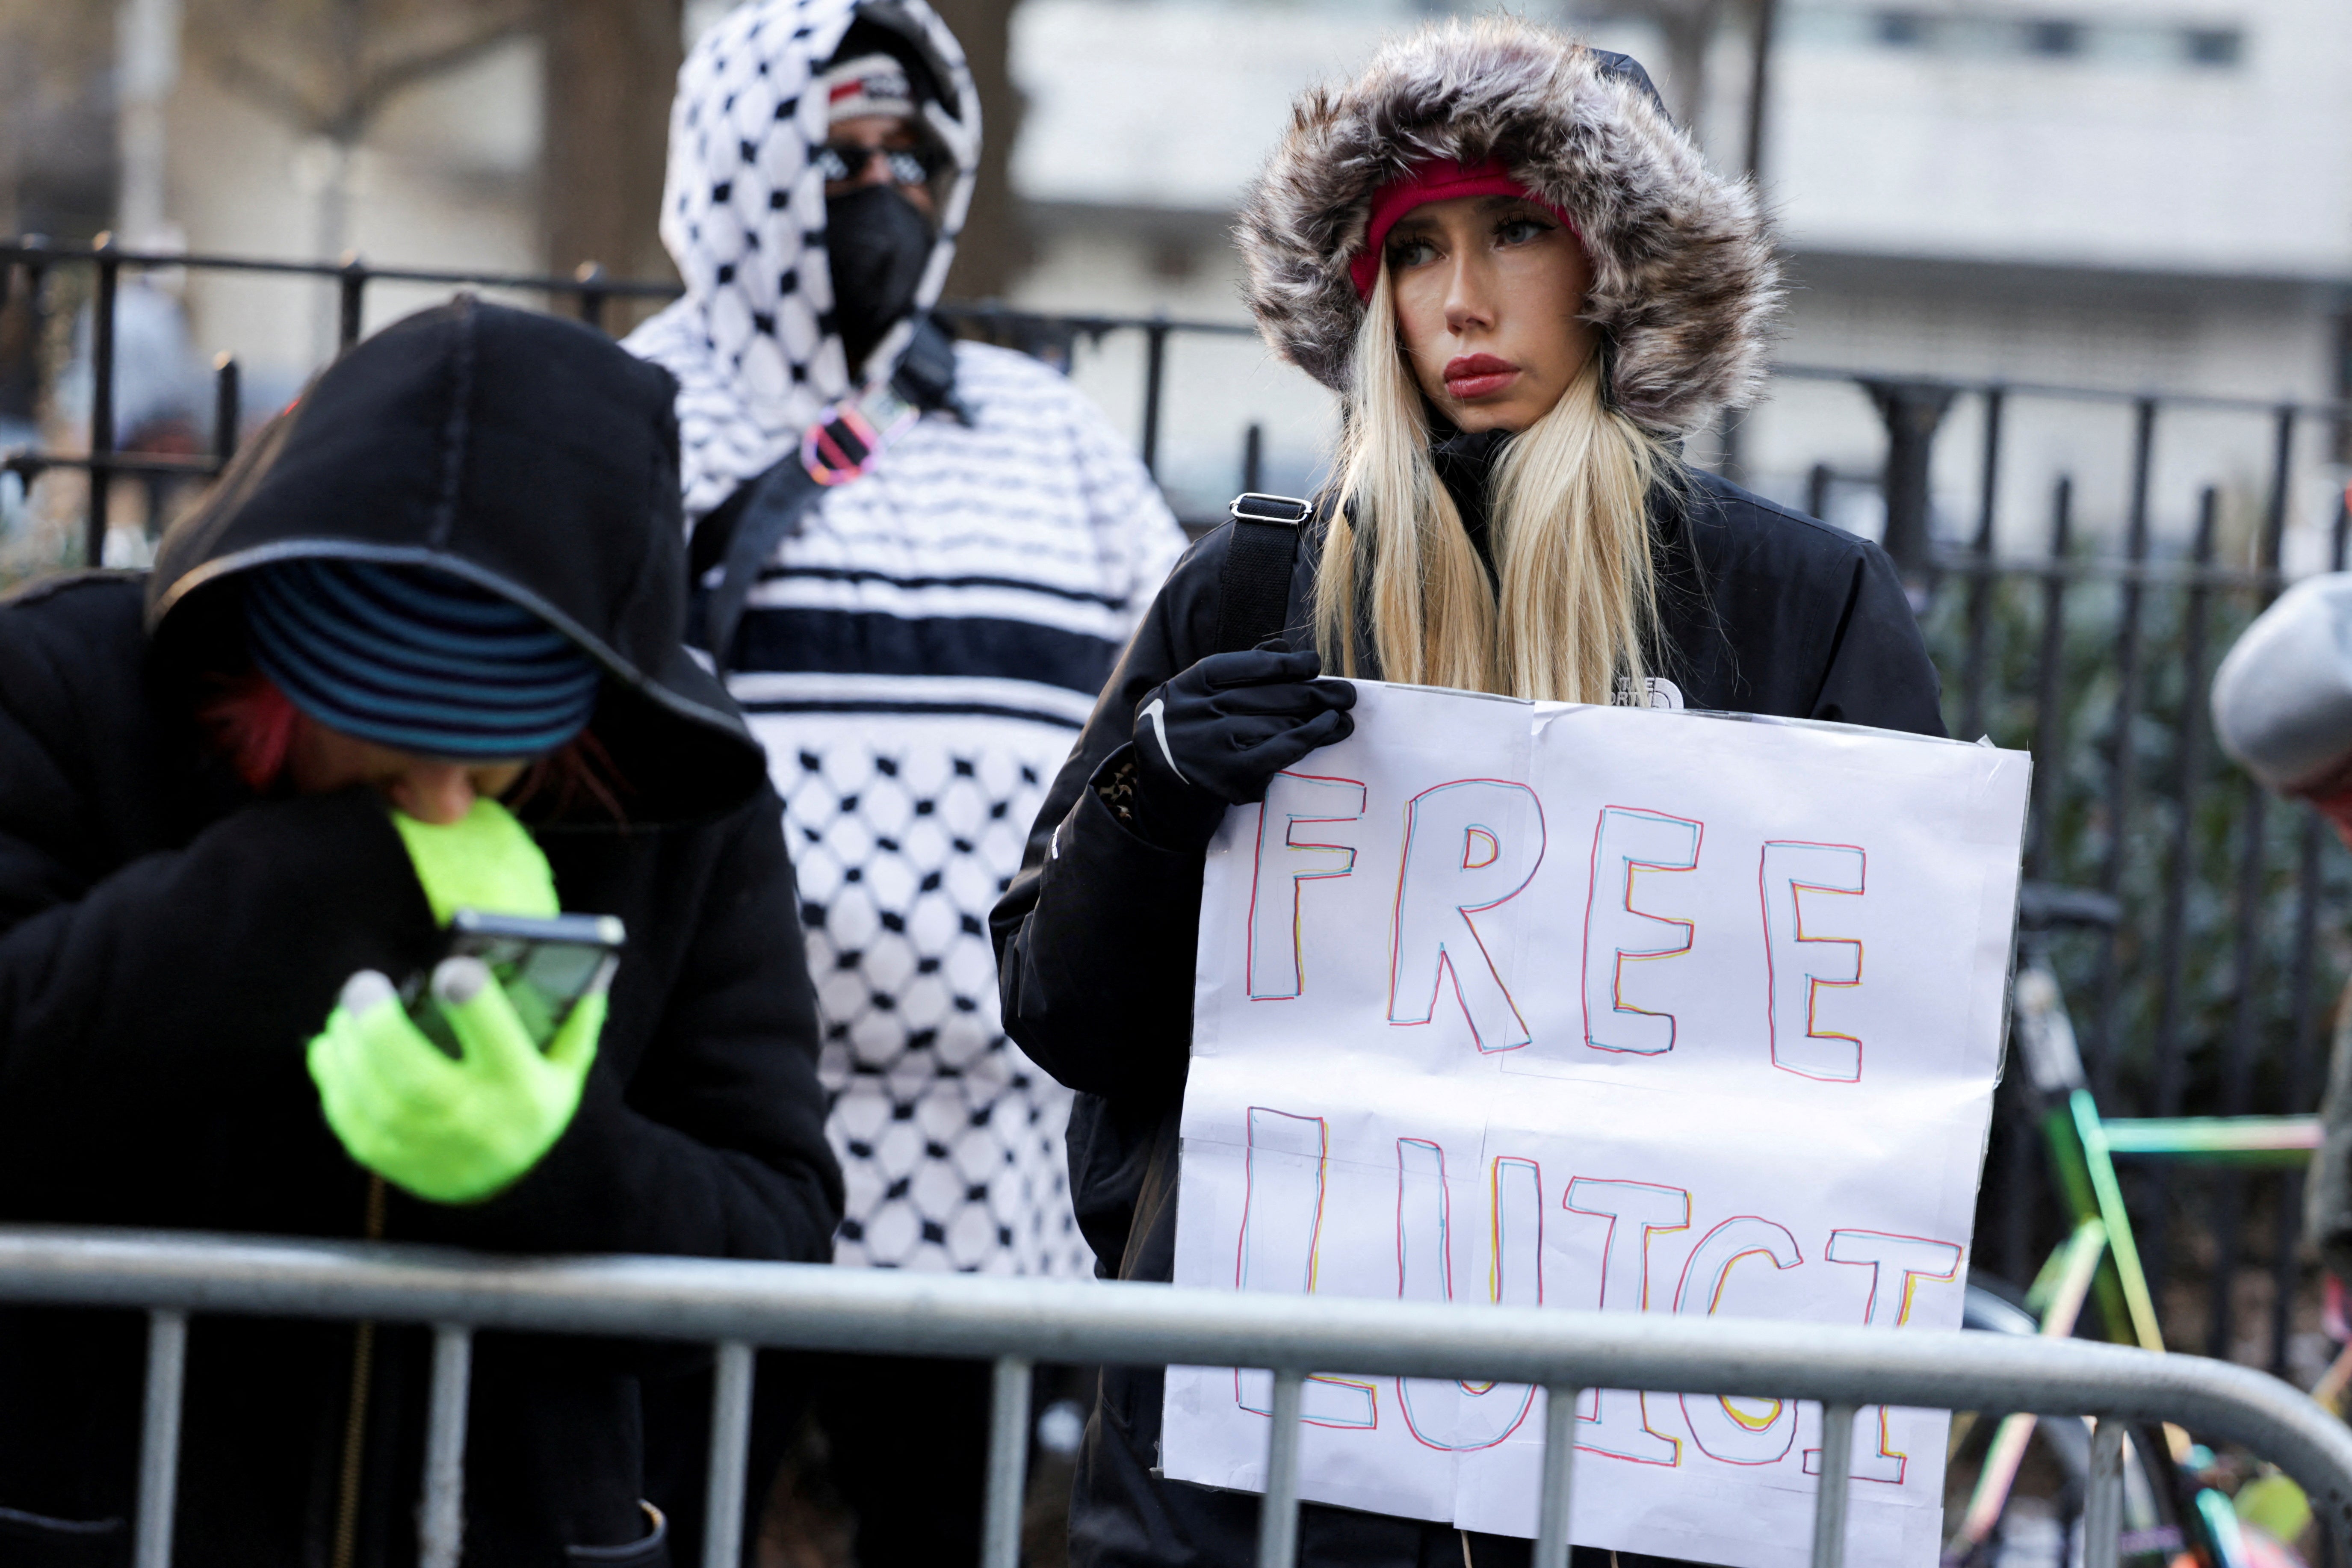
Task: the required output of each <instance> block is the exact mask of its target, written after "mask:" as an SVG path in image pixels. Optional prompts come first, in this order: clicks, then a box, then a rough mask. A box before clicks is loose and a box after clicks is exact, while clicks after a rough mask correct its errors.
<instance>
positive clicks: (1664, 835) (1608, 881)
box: [1584, 805, 1706, 1057]
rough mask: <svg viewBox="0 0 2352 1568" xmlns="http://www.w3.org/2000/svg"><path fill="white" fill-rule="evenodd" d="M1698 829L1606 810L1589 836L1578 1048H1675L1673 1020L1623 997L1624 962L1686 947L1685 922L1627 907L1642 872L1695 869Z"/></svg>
mask: <svg viewBox="0 0 2352 1568" xmlns="http://www.w3.org/2000/svg"><path fill="white" fill-rule="evenodd" d="M1705 834H1706V828H1705V827H1704V826H1702V825H1701V824H1699V823H1696V822H1693V821H1691V820H1690V819H1689V818H1687V817H1681V816H1666V815H1665V814H1664V813H1663V812H1656V811H1641V810H1637V809H1635V808H1633V807H1632V806H1624V805H1609V806H1603V807H1601V822H1600V825H1599V826H1596V827H1595V828H1594V829H1593V831H1592V889H1591V893H1590V894H1589V895H1588V896H1587V898H1586V900H1585V905H1584V1043H1585V1044H1586V1045H1588V1046H1590V1047H1592V1048H1593V1049H1594V1050H1600V1051H1627V1052H1632V1053H1633V1054H1635V1055H1637V1056H1645V1057H1647V1056H1656V1055H1658V1054H1659V1053H1661V1052H1664V1051H1670V1050H1673V1049H1674V1048H1675V1016H1674V1015H1673V1014H1672V1013H1662V1012H1657V1011H1654V1010H1653V1009H1651V1008H1648V1007H1636V1006H1635V1005H1633V1004H1632V1003H1631V1002H1628V1001H1626V1000H1625V965H1626V964H1627V963H1637V962H1640V961H1642V960H1645V959H1659V958H1679V957H1681V956H1682V955H1683V954H1684V953H1686V952H1689V951H1690V950H1691V932H1692V929H1693V928H1692V925H1691V922H1690V921H1678V920H1672V919H1669V918H1667V917H1665V916H1663V915H1653V914H1645V913H1643V911H1642V910H1637V909H1635V908H1634V907H1633V894H1634V890H1635V889H1634V883H1633V879H1634V877H1635V876H1637V875H1638V874H1639V873H1641V872H1643V871H1688V870H1692V869H1695V868H1696V867H1697V865H1698V849H1699V840H1700V839H1701V837H1704V836H1705Z"/></svg>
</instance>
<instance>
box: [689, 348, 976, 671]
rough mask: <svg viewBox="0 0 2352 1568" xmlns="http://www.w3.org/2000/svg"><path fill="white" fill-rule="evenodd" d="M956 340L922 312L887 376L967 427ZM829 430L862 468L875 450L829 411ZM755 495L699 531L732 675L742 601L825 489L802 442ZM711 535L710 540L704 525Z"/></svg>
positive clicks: (711, 609)
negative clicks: (714, 570) (716, 568)
mask: <svg viewBox="0 0 2352 1568" xmlns="http://www.w3.org/2000/svg"><path fill="white" fill-rule="evenodd" d="M955 371H956V363H955V342H954V341H953V340H952V339H950V337H949V336H948V335H947V333H946V331H944V330H942V329H941V328H940V324H939V322H938V321H936V320H934V319H933V318H931V317H929V316H925V317H924V318H922V319H921V320H920V321H917V322H916V323H915V335H914V337H913V338H912V339H911V340H910V341H909V342H908V345H907V352H906V353H905V354H903V355H902V356H900V358H899V361H898V369H897V370H896V371H895V372H893V373H892V374H891V377H890V389H891V390H892V391H893V392H895V393H897V394H898V395H899V396H900V397H902V398H904V399H905V400H906V401H907V402H908V403H910V404H912V405H914V406H915V407H917V408H919V409H920V410H921V411H923V412H924V413H926V414H930V413H946V414H950V415H952V416H955V418H956V419H957V420H958V422H960V423H961V424H964V425H970V424H971V410H970V409H968V408H966V407H965V406H964V405H963V403H962V402H961V400H960V399H959V398H958V397H957V395H956V386H955ZM830 413H831V417H829V418H828V420H827V422H826V424H825V426H824V431H825V433H826V435H827V436H828V437H831V446H832V450H833V451H835V452H836V453H838V454H840V455H841V456H842V457H843V458H845V459H847V460H848V461H850V462H853V463H856V464H858V465H861V466H862V465H864V464H866V463H868V462H870V461H872V459H873V458H874V456H875V452H874V450H873V448H872V447H869V446H868V445H867V444H866V438H865V437H864V436H862V435H861V434H859V433H858V431H857V429H856V427H854V426H852V425H850V424H847V423H845V422H844V421H843V420H842V419H841V418H840V417H839V416H840V413H841V411H840V410H839V409H838V408H836V409H834V410H832V411H830ZM745 489H747V490H748V491H749V492H750V493H749V494H748V495H746V496H745V497H744V499H743V500H742V503H741V504H740V506H739V505H736V504H735V503H734V502H733V501H732V500H730V501H728V502H727V503H724V504H722V505H721V506H720V507H719V509H717V510H714V511H712V512H711V514H710V515H709V517H708V518H707V519H705V520H704V522H703V526H702V527H701V528H698V529H696V530H695V535H694V541H693V545H692V553H693V559H694V563H695V565H696V567H697V568H698V571H699V570H707V569H708V567H709V565H711V564H716V563H720V562H724V563H725V566H726V570H725V571H723V572H721V573H720V574H719V582H718V584H717V585H716V586H714V587H712V588H711V589H710V590H709V594H708V595H707V596H706V597H705V598H704V600H703V602H702V633H703V637H704V638H705V639H706V640H705V646H706V647H709V650H710V657H711V660H712V662H713V663H714V664H715V665H716V666H717V667H718V670H719V674H721V675H724V674H726V673H727V666H728V656H729V655H730V654H731V653H732V652H733V651H734V648H735V631H736V628H737V627H738V626H741V625H742V623H743V603H744V601H745V600H746V599H748V598H749V597H750V596H751V584H754V583H757V582H758V581H759V580H760V569H761V567H762V566H765V565H766V564H767V563H768V557H769V556H771V555H772V554H774V553H775V550H776V546H777V545H779V544H781V543H782V542H784V540H785V538H786V537H787V536H788V535H790V534H791V532H792V531H793V529H794V528H796V527H798V526H799V525H800V521H801V518H802V516H803V514H804V513H805V512H806V511H807V510H808V509H809V508H810V507H812V506H814V505H815V504H816V502H817V500H818V499H819V498H820V497H822V496H823V495H824V491H825V486H824V484H822V483H820V482H819V481H818V479H816V477H815V476H814V474H812V473H810V472H809V468H808V464H807V463H806V462H805V461H803V458H802V456H801V453H800V451H799V450H798V449H797V447H796V448H795V449H794V450H793V453H792V454H791V455H790V456H788V457H786V458H784V459H783V460H782V462H780V463H778V464H777V465H776V466H775V467H774V468H770V469H769V470H768V471H767V472H766V473H764V474H761V476H760V477H759V478H758V479H753V480H752V481H751V484H749V485H748V486H746V487H745ZM706 529H708V530H712V531H713V536H712V537H710V538H708V539H706V538H705V537H704V531H705V530H706Z"/></svg>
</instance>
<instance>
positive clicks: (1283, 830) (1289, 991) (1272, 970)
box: [1248, 773, 1364, 1002]
mask: <svg viewBox="0 0 2352 1568" xmlns="http://www.w3.org/2000/svg"><path fill="white" fill-rule="evenodd" d="M1363 815H1364V786H1363V785H1362V784H1360V783H1359V782H1358V781H1356V780H1354V779H1330V778H1318V777H1317V776H1316V775H1314V774H1312V773H1276V774H1275V775H1274V778H1273V780H1272V781H1271V782H1269V783H1268V784H1266V786H1265V805H1263V806H1262V807H1260V808H1259V812H1258V819H1257V859H1256V862H1255V868H1254V869H1253V870H1252V872H1251V876H1250V906H1249V976H1248V979H1249V995H1250V1000H1252V1001H1254V1002H1270V1001H1276V1000H1282V999H1286V998H1289V997H1293V996H1296V995H1297V994H1298V992H1299V988H1300V987H1301V985H1302V984H1304V983H1305V982H1304V964H1305V959H1304V957H1303V949H1304V945H1305V944H1304V943H1303V942H1302V941H1301V940H1300V938H1301V932H1300V926H1299V922H1300V921H1301V920H1302V918H1303V914H1304V909H1305V903H1306V892H1307V883H1309V882H1321V881H1327V880H1328V879H1331V878H1334V877H1345V876H1347V875H1348V874H1349V873H1350V872H1352V871H1353V870H1354V869H1355V868H1356V851H1355V847H1354V846H1352V845H1349V844H1334V843H1330V842H1328V840H1329V839H1331V838H1334V837H1337V835H1335V834H1333V833H1332V832H1330V830H1329V829H1330V827H1331V826H1335V825H1337V824H1339V823H1343V822H1354V821H1356V820H1358V819H1359V818H1360V817H1361V816H1363ZM1302 827H1303V828H1305V829H1306V830H1307V832H1306V835H1305V836H1304V837H1301V835H1300V832H1299V830H1300V829H1301V828H1302ZM1318 828H1319V829H1322V831H1320V832H1318V831H1317V830H1318Z"/></svg>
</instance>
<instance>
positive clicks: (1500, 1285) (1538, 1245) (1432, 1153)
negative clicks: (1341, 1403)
mask: <svg viewBox="0 0 2352 1568" xmlns="http://www.w3.org/2000/svg"><path fill="white" fill-rule="evenodd" d="M1490 1201H1491V1204H1492V1205H1493V1206H1492V1213H1493V1215H1494V1227H1495V1228H1494V1237H1493V1243H1494V1261H1493V1265H1492V1268H1491V1269H1490V1271H1489V1273H1488V1275H1487V1279H1486V1298H1487V1300H1491V1301H1496V1302H1498V1303H1500V1304H1502V1305H1505V1306H1512V1307H1539V1306H1541V1305H1543V1173H1542V1172H1541V1171H1540V1170H1539V1169H1538V1167H1537V1165H1536V1163H1535V1162H1534V1161H1532V1160H1518V1159H1512V1158H1509V1157H1504V1158H1500V1159H1497V1160H1496V1162H1495V1163H1494V1165H1493V1167H1492V1193H1491V1198H1490ZM1452 1208H1453V1199H1452V1195H1451V1194H1449V1193H1448V1191H1447V1189H1446V1185H1445V1151H1444V1150H1443V1149H1441V1148H1439V1147H1438V1146H1437V1145H1436V1144H1434V1143H1433V1142H1429V1141H1428V1140H1426V1139H1422V1138H1400V1139H1398V1140H1397V1295H1398V1297H1399V1298H1400V1299H1401V1300H1407V1301H1451V1300H1454V1258H1453V1250H1452V1219H1453V1216H1452ZM1535 1398H1536V1391H1535V1389H1534V1388H1533V1387H1532V1386H1531V1385H1529V1384H1523V1383H1456V1382H1453V1381H1451V1380H1449V1379H1445V1378H1422V1377H1401V1378H1399V1379H1397V1402H1398V1404H1399V1405H1401V1406H1402V1409H1403V1411H1404V1421H1405V1427H1406V1429H1407V1430H1408V1431H1410V1432H1411V1433H1412V1436H1413V1439H1414V1440H1415V1441H1416V1442H1419V1443H1421V1444H1422V1445H1423V1446H1424V1447H1431V1448H1440V1449H1444V1450H1445V1451H1447V1452H1449V1453H1465V1452H1468V1451H1470V1450H1472V1449H1476V1448H1491V1447H1494V1446H1495V1445H1496V1444H1497V1443H1499V1442H1501V1441H1502V1440H1503V1439H1504V1438H1506V1437H1508V1436H1510V1435H1511V1434H1512V1433H1514V1432H1516V1431H1517V1430H1518V1429H1519V1425H1520V1423H1522V1422H1524V1421H1525V1420H1526V1419H1527V1418H1528V1411H1529V1410H1531V1409H1533V1408H1534V1406H1535Z"/></svg>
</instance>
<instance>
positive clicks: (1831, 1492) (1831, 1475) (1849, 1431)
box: [1813, 1405, 1853, 1568]
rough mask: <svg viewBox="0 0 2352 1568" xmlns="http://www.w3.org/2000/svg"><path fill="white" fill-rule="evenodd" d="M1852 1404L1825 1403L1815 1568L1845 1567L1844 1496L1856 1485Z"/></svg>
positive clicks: (1815, 1511)
mask: <svg viewBox="0 0 2352 1568" xmlns="http://www.w3.org/2000/svg"><path fill="white" fill-rule="evenodd" d="M1852 1486H1853V1405H1823V1406H1822V1489H1821V1491H1820V1492H1819V1493H1818V1494H1816V1496H1815V1498H1814V1501H1813V1568H1845V1500H1846V1492H1847V1490H1848V1489H1850V1488H1851V1487H1852Z"/></svg>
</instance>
